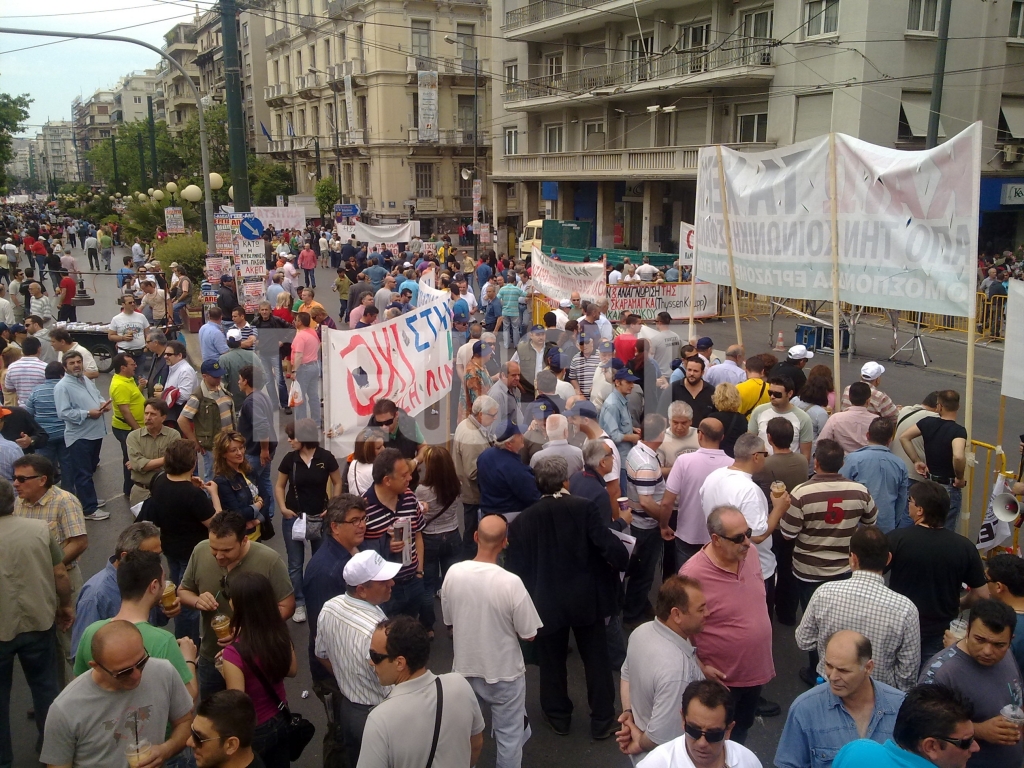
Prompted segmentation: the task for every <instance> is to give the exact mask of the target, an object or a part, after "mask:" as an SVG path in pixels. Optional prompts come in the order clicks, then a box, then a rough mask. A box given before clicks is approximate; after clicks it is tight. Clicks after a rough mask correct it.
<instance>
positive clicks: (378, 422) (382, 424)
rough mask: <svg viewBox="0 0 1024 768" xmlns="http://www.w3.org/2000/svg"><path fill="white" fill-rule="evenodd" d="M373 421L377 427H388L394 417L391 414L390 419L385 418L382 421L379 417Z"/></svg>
mask: <svg viewBox="0 0 1024 768" xmlns="http://www.w3.org/2000/svg"><path fill="white" fill-rule="evenodd" d="M375 421H376V424H377V426H378V427H390V426H391V425H392V424H394V423H395V417H394V416H392V417H391V418H390V419H386V420H384V421H381V420H380V419H375Z"/></svg>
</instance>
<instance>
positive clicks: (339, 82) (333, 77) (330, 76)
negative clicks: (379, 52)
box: [327, 59, 366, 93]
mask: <svg viewBox="0 0 1024 768" xmlns="http://www.w3.org/2000/svg"><path fill="white" fill-rule="evenodd" d="M365 74H366V62H365V61H364V60H363V59H351V60H349V61H342V62H339V63H337V64H331V65H330V66H329V67H327V85H329V86H330V88H331V90H332V91H338V92H339V93H340V92H341V91H343V90H344V89H345V76H346V75H352V76H356V75H365Z"/></svg>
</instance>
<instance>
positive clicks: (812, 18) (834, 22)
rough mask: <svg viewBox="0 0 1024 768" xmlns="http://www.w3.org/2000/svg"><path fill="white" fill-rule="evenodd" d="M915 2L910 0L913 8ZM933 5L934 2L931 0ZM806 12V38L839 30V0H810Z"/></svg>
mask: <svg viewBox="0 0 1024 768" xmlns="http://www.w3.org/2000/svg"><path fill="white" fill-rule="evenodd" d="M914 2H915V0H911V7H913V4H914ZM931 2H932V3H933V4H934V3H935V0H931ZM804 8H805V9H806V11H807V37H817V36H818V35H831V34H833V33H834V32H837V31H838V30H839V0H810V2H808V3H805V4H804Z"/></svg>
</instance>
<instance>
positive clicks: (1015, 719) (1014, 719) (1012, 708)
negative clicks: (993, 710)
mask: <svg viewBox="0 0 1024 768" xmlns="http://www.w3.org/2000/svg"><path fill="white" fill-rule="evenodd" d="M999 714H1000V715H1002V716H1003V718H1004V719H1005V720H1009V721H1010V722H1011V723H1013V724H1014V725H1016V726H1017V727H1018V728H1020V727H1021V726H1022V725H1024V709H1021V708H1020V707H1018V706H1017V705H1016V704H1007V705H1006V706H1005V707H1003V708H1002V709H1000V710H999Z"/></svg>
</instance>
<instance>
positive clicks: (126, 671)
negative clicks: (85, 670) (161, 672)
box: [96, 652, 149, 680]
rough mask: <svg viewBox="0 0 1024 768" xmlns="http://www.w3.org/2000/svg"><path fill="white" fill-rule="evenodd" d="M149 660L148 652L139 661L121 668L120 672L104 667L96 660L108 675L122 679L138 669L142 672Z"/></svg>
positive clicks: (97, 664) (98, 665)
mask: <svg viewBox="0 0 1024 768" xmlns="http://www.w3.org/2000/svg"><path fill="white" fill-rule="evenodd" d="M148 662H149V653H148V652H147V653H146V655H145V656H143V657H142V658H141V659H139V660H138V661H137V662H135V663H134V664H132V665H131V666H130V667H125V668H124V669H122V670H120V671H119V672H111V671H110V670H109V669H107V668H106V667H104V666H103V665H102V664H100V663H99V662H98V661H97V662H96V666H97V667H99V668H100V669H102V670H103V671H104V672H106V673H107V674H108V675H110V676H111V677H112V678H114V679H115V680H122V679H124V678H126V677H128V675H130V674H131V673H132V672H134V671H135V670H136V669H137V670H139V672H141V671H142V670H143V669H144V668H145V666H146V664H147V663H148Z"/></svg>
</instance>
